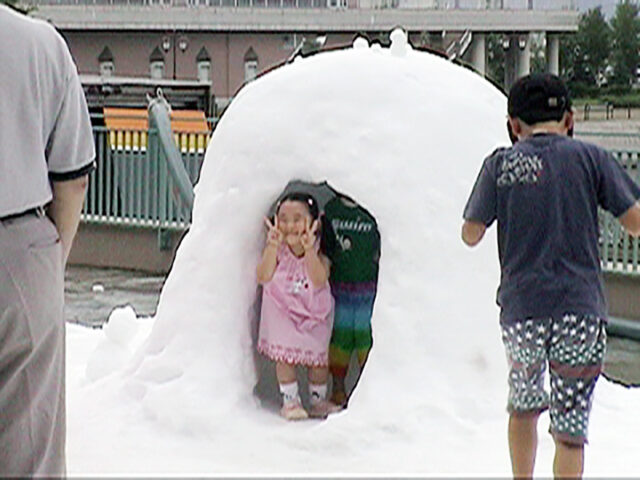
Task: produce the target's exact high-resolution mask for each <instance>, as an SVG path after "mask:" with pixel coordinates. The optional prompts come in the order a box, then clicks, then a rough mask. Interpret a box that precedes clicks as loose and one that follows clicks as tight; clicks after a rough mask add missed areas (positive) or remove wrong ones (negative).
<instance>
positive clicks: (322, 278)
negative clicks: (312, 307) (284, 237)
mask: <svg viewBox="0 0 640 480" xmlns="http://www.w3.org/2000/svg"><path fill="white" fill-rule="evenodd" d="M319 226H320V222H319V220H315V221H314V222H313V223H312V224H309V222H308V221H307V227H306V229H305V232H304V233H303V234H302V236H301V242H302V247H303V248H304V261H305V264H306V267H307V274H308V275H309V279H310V280H311V283H312V284H313V286H314V287H316V288H321V287H323V286H325V285H326V284H327V281H328V280H329V259H328V258H327V257H325V256H324V255H322V254H321V253H318V251H317V250H316V248H315V244H316V232H317V231H318V227H319Z"/></svg>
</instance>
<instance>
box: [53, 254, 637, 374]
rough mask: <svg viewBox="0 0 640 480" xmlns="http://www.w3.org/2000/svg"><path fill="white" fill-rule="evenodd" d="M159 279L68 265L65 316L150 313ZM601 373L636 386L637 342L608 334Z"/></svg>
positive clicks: (90, 318)
mask: <svg viewBox="0 0 640 480" xmlns="http://www.w3.org/2000/svg"><path fill="white" fill-rule="evenodd" d="M163 283H164V277H163V276H158V275H150V274H145V273H141V272H132V271H127V270H115V269H102V268H87V267H69V268H68V269H67V274H66V278H65V292H66V304H67V306H66V310H65V316H66V319H67V321H68V322H73V323H79V324H81V325H84V326H87V327H91V328H100V327H101V326H102V324H103V323H105V322H106V321H107V319H108V318H109V314H110V313H111V311H112V310H113V309H114V308H116V307H119V306H123V305H127V304H130V305H132V306H133V308H134V309H135V311H136V312H137V313H138V315H141V316H147V315H148V316H151V315H154V314H155V312H156V307H157V305H158V298H159V296H160V290H161V289H162V285H163ZM605 373H606V375H607V377H609V378H610V379H613V380H616V381H619V382H621V383H624V384H627V385H635V386H640V342H636V341H632V340H627V339H621V338H615V337H610V338H609V343H608V348H607V359H606V364H605Z"/></svg>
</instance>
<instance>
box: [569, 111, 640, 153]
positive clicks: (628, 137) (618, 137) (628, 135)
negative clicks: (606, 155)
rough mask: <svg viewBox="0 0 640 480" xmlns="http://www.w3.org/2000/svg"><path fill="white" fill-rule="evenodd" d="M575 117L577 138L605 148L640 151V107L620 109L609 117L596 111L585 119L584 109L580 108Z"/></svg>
mask: <svg viewBox="0 0 640 480" xmlns="http://www.w3.org/2000/svg"><path fill="white" fill-rule="evenodd" d="M628 117H630V118H628ZM575 119H576V126H575V135H576V137H577V138H580V139H583V140H587V141H590V142H593V143H597V144H598V145H601V146H603V147H605V148H611V149H615V150H636V151H640V109H632V110H631V111H628V110H626V109H624V110H623V109H618V110H616V111H615V112H614V117H613V118H609V119H606V118H605V115H604V112H595V113H592V114H591V115H590V117H589V120H588V121H585V120H584V114H583V111H582V109H580V108H578V109H576V112H575Z"/></svg>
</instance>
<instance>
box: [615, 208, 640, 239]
mask: <svg viewBox="0 0 640 480" xmlns="http://www.w3.org/2000/svg"><path fill="white" fill-rule="evenodd" d="M618 219H619V220H620V223H621V224H622V226H623V227H624V228H625V230H627V232H629V234H630V235H633V236H634V237H638V236H640V203H639V202H636V203H634V204H633V205H632V206H631V207H630V208H629V209H628V210H627V211H626V212H624V213H623V214H622V215H620V217H619V218H618Z"/></svg>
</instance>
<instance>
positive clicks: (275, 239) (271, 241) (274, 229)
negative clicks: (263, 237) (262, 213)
mask: <svg viewBox="0 0 640 480" xmlns="http://www.w3.org/2000/svg"><path fill="white" fill-rule="evenodd" d="M264 223H265V225H266V226H267V228H268V229H269V230H268V231H267V245H271V246H273V247H276V248H277V247H279V246H280V244H281V243H282V240H284V234H283V233H282V232H281V231H280V229H279V228H278V217H277V216H276V218H275V220H274V222H273V223H271V220H269V219H268V218H267V217H265V218H264Z"/></svg>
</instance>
